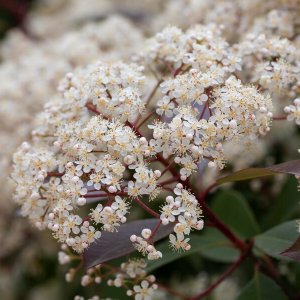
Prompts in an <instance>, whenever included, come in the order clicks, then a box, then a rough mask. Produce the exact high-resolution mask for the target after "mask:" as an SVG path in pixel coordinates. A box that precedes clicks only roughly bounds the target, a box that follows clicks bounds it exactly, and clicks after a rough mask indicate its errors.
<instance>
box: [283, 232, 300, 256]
mask: <svg viewBox="0 0 300 300" xmlns="http://www.w3.org/2000/svg"><path fill="white" fill-rule="evenodd" d="M280 254H281V255H283V256H287V257H289V258H291V259H294V260H296V261H297V262H300V236H299V237H298V239H297V240H296V242H295V243H294V244H293V245H292V246H291V247H289V248H287V249H286V250H284V251H283V252H282V253H280Z"/></svg>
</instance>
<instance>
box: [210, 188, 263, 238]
mask: <svg viewBox="0 0 300 300" xmlns="http://www.w3.org/2000/svg"><path fill="white" fill-rule="evenodd" d="M228 207H230V209H228ZM212 210H213V211H214V212H215V213H216V214H217V215H218V217H219V218H220V219H221V220H222V221H223V222H224V223H225V224H227V225H228V226H229V227H230V228H231V229H232V230H234V231H235V232H236V233H237V234H238V235H239V236H240V237H241V238H245V239H246V238H250V237H252V236H254V235H256V234H258V233H259V232H260V229H259V226H258V224H257V221H256V219H255V216H254V214H253V212H252V210H251V207H250V206H249V204H248V202H247V200H246V199H245V198H244V196H243V195H242V194H240V193H238V192H235V191H232V190H228V191H221V192H220V193H218V195H217V197H216V198H215V199H214V201H213V205H212Z"/></svg>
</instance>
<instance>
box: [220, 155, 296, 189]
mask: <svg viewBox="0 0 300 300" xmlns="http://www.w3.org/2000/svg"><path fill="white" fill-rule="evenodd" d="M276 173H284V174H291V175H300V159H297V160H292V161H288V162H285V163H282V164H278V165H274V166H271V167H266V168H248V169H243V170H240V171H237V172H234V173H231V174H230V175H228V176H224V177H221V178H219V179H218V180H217V181H216V185H220V184H223V183H228V182H235V181H242V180H248V179H254V178H259V177H265V176H271V175H275V174H276Z"/></svg>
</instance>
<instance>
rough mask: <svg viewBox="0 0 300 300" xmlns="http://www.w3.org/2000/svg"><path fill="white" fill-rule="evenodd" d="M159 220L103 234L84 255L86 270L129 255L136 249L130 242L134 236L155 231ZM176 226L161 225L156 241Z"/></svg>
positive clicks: (127, 226)
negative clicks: (149, 230) (147, 231)
mask: <svg viewBox="0 0 300 300" xmlns="http://www.w3.org/2000/svg"><path fill="white" fill-rule="evenodd" d="M159 221H160V220H159V219H145V220H138V221H132V222H127V223H125V224H122V225H121V226H120V227H118V231H117V232H107V231H104V232H102V235H101V237H100V239H99V240H97V241H96V242H94V243H92V244H91V245H90V246H89V248H88V249H87V250H86V251H84V253H83V261H84V265H85V268H86V269H88V268H91V267H94V266H96V265H98V264H101V263H104V262H107V261H110V260H112V259H115V258H118V257H122V256H124V255H127V254H129V253H131V252H133V251H135V250H136V249H135V248H134V247H133V245H132V242H131V241H130V236H131V235H132V234H135V235H140V234H141V231H142V230H143V229H144V228H149V229H151V230H153V229H154V228H155V227H156V226H157V225H158V222H159ZM173 227H174V224H169V225H167V226H164V225H161V226H160V227H159V229H158V231H157V232H156V234H155V236H154V241H158V240H160V239H162V238H164V237H165V236H167V235H168V234H170V233H171V232H172V231H173Z"/></svg>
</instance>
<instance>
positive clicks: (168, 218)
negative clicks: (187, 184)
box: [160, 183, 204, 251]
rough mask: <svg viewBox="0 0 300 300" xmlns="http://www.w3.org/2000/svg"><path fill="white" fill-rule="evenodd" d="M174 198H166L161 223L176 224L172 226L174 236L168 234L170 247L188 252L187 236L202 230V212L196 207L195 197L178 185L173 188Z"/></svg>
mask: <svg viewBox="0 0 300 300" xmlns="http://www.w3.org/2000/svg"><path fill="white" fill-rule="evenodd" d="M174 194H175V195H176V197H175V198H174V197H173V196H168V197H167V198H166V204H165V205H164V206H162V208H161V216H160V218H161V221H162V223H163V224H164V225H167V224H168V223H169V222H172V223H176V224H175V226H174V232H175V234H176V236H175V235H174V234H170V243H171V247H172V248H173V249H174V250H177V251H180V250H189V249H190V248H191V246H190V245H189V244H188V241H189V238H186V239H185V238H184V236H185V235H189V234H190V232H191V230H192V229H196V230H201V229H202V228H203V225H204V224H203V220H202V219H201V214H202V211H201V209H200V208H199V206H198V201H197V199H196V197H195V196H194V195H193V194H191V193H190V192H189V191H187V190H185V189H184V188H183V185H182V184H181V183H178V184H177V185H176V187H175V188H174Z"/></svg>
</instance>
